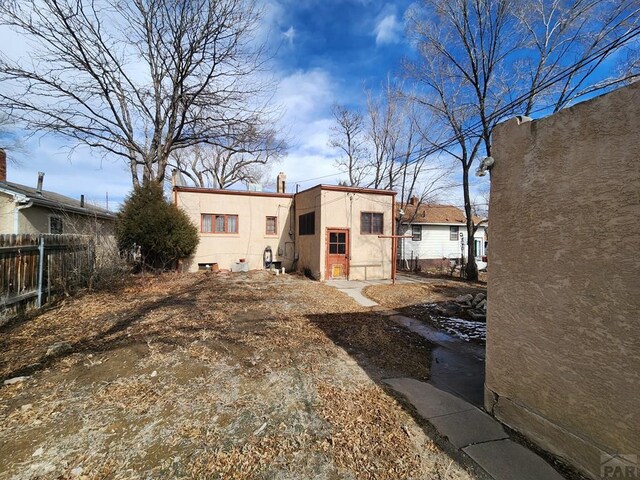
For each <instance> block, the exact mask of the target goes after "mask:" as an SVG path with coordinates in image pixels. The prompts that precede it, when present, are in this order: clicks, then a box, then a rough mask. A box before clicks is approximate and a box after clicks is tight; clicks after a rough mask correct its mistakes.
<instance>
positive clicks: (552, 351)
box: [485, 83, 640, 478]
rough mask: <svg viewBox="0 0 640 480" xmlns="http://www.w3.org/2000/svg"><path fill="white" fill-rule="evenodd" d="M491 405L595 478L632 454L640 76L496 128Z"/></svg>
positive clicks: (637, 380) (638, 354)
mask: <svg viewBox="0 0 640 480" xmlns="http://www.w3.org/2000/svg"><path fill="white" fill-rule="evenodd" d="M492 153H493V156H494V158H495V164H494V166H493V170H492V172H491V200H490V202H491V203H490V209H491V228H490V229H489V245H490V249H491V265H490V281H489V285H488V297H489V298H490V303H489V311H488V314H489V315H488V334H487V372H486V373H487V375H486V396H485V404H486V407H487V408H488V409H489V410H490V411H492V412H493V413H494V414H495V415H496V416H497V417H498V418H499V419H501V420H502V421H504V422H505V423H506V424H508V425H510V426H512V427H514V428H515V429H517V430H519V431H521V432H523V433H525V434H526V435H527V436H529V437H530V438H531V439H533V440H534V441H535V442H536V443H538V444H539V445H540V446H542V447H543V448H545V449H547V450H549V451H551V452H553V453H555V454H557V455H560V456H562V457H564V458H565V459H568V460H569V461H570V462H571V463H573V464H574V465H576V466H577V467H578V468H580V469H581V470H583V471H584V472H586V473H587V474H588V475H590V476H591V477H593V478H599V475H600V462H601V453H608V454H614V453H622V454H635V455H640V281H639V279H638V278H639V277H638V275H639V273H638V272H640V256H639V255H638V248H639V246H640V221H639V220H640V157H639V155H640V83H635V84H633V85H631V86H629V87H626V88H623V89H620V90H617V91H615V92H612V93H609V94H607V95H605V96H602V97H598V98H596V99H593V100H590V101H588V102H584V103H581V104H578V105H576V106H574V107H572V108H569V109H567V110H564V111H561V112H559V113H557V114H555V115H552V116H550V117H548V118H544V119H542V120H538V121H532V122H531V121H530V122H524V123H520V122H519V121H518V120H517V119H513V120H510V121H508V122H506V123H504V124H502V125H499V126H498V127H497V128H496V129H495V132H494V136H493V149H492Z"/></svg>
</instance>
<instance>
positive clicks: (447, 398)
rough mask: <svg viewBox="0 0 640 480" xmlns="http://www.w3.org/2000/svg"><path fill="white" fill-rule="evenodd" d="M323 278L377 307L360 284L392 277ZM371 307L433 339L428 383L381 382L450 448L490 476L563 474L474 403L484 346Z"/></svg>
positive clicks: (558, 479)
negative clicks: (403, 401)
mask: <svg viewBox="0 0 640 480" xmlns="http://www.w3.org/2000/svg"><path fill="white" fill-rule="evenodd" d="M424 280H425V279H419V278H415V277H410V276H404V275H399V276H398V278H397V279H396V283H398V284H402V283H421V282H423V281H424ZM427 282H428V280H426V282H425V283H427ZM326 283H327V285H330V286H332V287H334V288H336V289H337V290H339V291H341V292H343V293H345V294H346V295H349V296H350V297H351V298H353V299H354V300H355V301H356V302H358V303H359V304H360V305H362V306H364V307H377V306H378V304H377V303H376V302H374V301H372V300H371V299H369V298H367V297H366V296H364V294H363V293H362V291H363V289H364V288H365V287H367V286H369V285H389V284H391V281H390V280H369V281H347V280H329V281H327V282H326ZM372 310H374V311H376V313H378V314H380V315H385V316H388V317H389V318H390V319H391V320H393V321H394V322H396V323H398V324H399V325H402V326H403V327H405V328H407V329H409V330H411V331H412V332H414V333H416V334H418V335H420V336H422V337H423V338H425V339H426V340H427V341H429V342H430V343H432V344H433V346H434V348H433V357H432V364H431V378H430V380H429V382H430V383H425V382H420V381H418V380H415V379H412V378H389V379H386V380H384V382H385V383H386V384H387V385H388V386H389V387H390V388H391V389H393V390H394V391H395V392H397V393H398V394H399V395H401V396H402V397H404V398H405V399H406V400H407V401H408V402H409V403H410V404H411V405H412V406H413V408H414V409H415V411H416V412H417V414H418V415H419V416H420V417H422V418H423V419H425V420H426V421H427V422H429V423H430V424H431V425H432V426H433V427H434V428H435V430H436V431H437V432H438V434H439V435H440V436H441V437H442V438H444V439H446V441H448V442H450V443H451V445H452V447H453V448H456V449H458V450H460V451H461V452H463V454H464V455H466V456H468V457H469V458H471V460H472V461H473V462H475V463H476V464H477V465H478V467H479V468H480V469H481V470H482V471H484V472H485V473H486V474H487V475H488V476H489V477H490V478H492V479H495V480H515V479H518V480H562V479H563V478H564V477H562V475H560V474H559V473H558V472H557V471H556V470H555V469H554V468H553V467H552V466H551V465H549V464H548V463H547V462H546V461H545V460H544V459H543V458H542V457H540V456H539V455H537V454H535V453H534V452H532V451H531V450H529V449H527V448H526V447H524V446H522V445H520V444H519V443H517V442H514V441H513V440H511V439H510V438H509V434H508V433H507V432H505V430H504V428H503V427H502V424H501V423H500V422H498V421H497V420H495V419H494V418H493V417H491V416H490V415H488V414H486V413H485V412H484V411H483V410H481V409H480V408H478V407H479V406H482V404H483V385H484V348H483V347H481V346H478V345H474V344H469V343H467V342H463V341H462V340H460V339H458V338H456V337H453V336H451V335H449V334H447V333H446V332H443V331H441V330H438V329H436V328H434V327H432V326H430V325H428V324H426V323H424V322H420V321H418V320H415V319H412V318H409V317H406V316H404V315H400V314H399V313H398V312H395V311H393V310H383V309H381V308H380V309H375V308H372Z"/></svg>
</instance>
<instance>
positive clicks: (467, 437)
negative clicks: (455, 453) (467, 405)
mask: <svg viewBox="0 0 640 480" xmlns="http://www.w3.org/2000/svg"><path fill="white" fill-rule="evenodd" d="M430 422H431V424H432V425H433V426H434V427H436V428H437V429H438V432H440V433H441V434H442V435H444V436H446V437H447V438H448V439H449V441H450V442H451V443H452V444H453V445H454V446H455V447H457V448H462V447H466V446H467V445H471V444H474V443H483V442H489V441H493V440H502V439H505V438H509V435H507V433H506V432H505V431H504V429H503V428H502V425H501V424H500V422H498V421H497V420H495V419H494V418H492V417H490V416H489V415H487V414H486V413H484V412H482V411H481V410H479V409H473V410H466V411H464V412H458V413H452V414H451V415H443V416H441V417H433V418H431V419H430Z"/></svg>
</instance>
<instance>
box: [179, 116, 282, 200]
mask: <svg viewBox="0 0 640 480" xmlns="http://www.w3.org/2000/svg"><path fill="white" fill-rule="evenodd" d="M221 140H226V141H227V142H228V143H225V144H222V143H221V144H218V145H207V144H201V145H195V146H194V147H191V148H189V149H185V150H180V151H176V152H173V154H172V156H171V159H170V161H169V165H170V166H172V167H174V168H175V169H177V170H178V171H179V172H181V173H182V174H184V175H185V176H186V177H187V178H189V179H190V180H191V182H192V183H193V184H194V185H196V186H198V187H213V188H222V189H224V188H229V187H231V186H232V185H234V184H237V183H260V182H261V180H262V179H263V176H264V174H265V169H266V167H268V166H269V165H271V164H272V163H274V162H276V161H278V160H279V159H280V158H281V157H282V156H283V155H284V154H285V152H286V145H285V142H284V141H283V140H282V139H280V138H279V137H278V135H277V132H276V131H275V130H273V129H268V128H264V129H258V128H256V126H254V125H251V126H250V127H249V128H248V129H246V130H245V131H244V133H243V134H236V133H233V134H230V135H228V136H227V137H225V138H224V139H221Z"/></svg>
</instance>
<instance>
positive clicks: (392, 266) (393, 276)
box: [391, 192, 397, 285]
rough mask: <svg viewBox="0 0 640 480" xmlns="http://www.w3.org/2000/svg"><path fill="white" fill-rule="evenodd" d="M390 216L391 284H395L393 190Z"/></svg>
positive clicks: (394, 196) (394, 197)
mask: <svg viewBox="0 0 640 480" xmlns="http://www.w3.org/2000/svg"><path fill="white" fill-rule="evenodd" d="M391 202H392V204H391V217H392V222H391V236H392V238H391V279H392V281H393V284H394V285H395V283H396V261H397V259H396V256H397V255H396V244H395V242H396V239H395V238H393V236H394V235H395V234H396V221H397V220H396V194H395V192H394V194H393V197H392V198H391Z"/></svg>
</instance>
